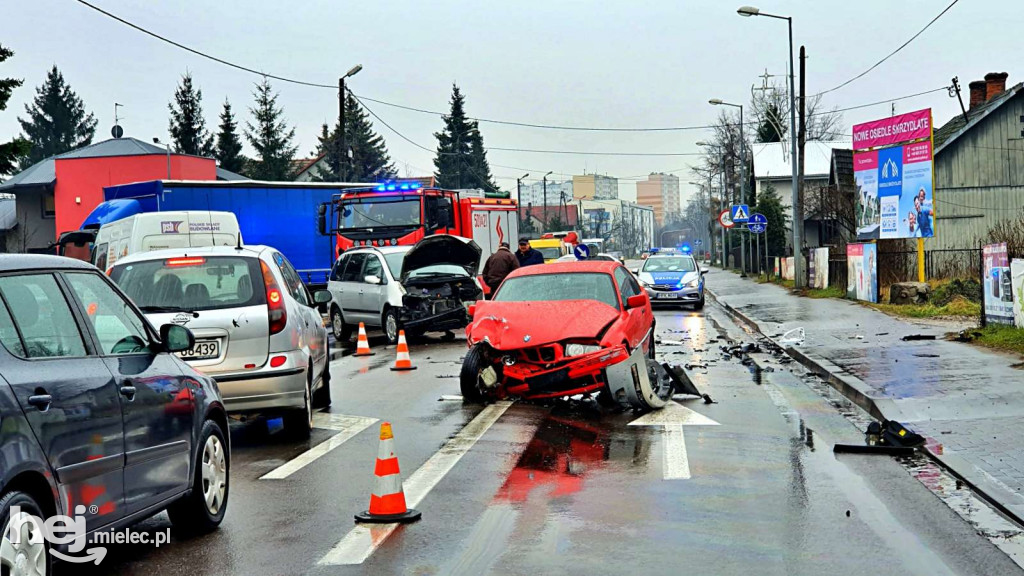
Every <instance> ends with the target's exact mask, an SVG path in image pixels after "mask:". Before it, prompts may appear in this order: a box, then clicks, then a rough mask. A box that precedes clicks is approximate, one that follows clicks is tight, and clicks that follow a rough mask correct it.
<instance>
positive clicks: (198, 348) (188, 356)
mask: <svg viewBox="0 0 1024 576" xmlns="http://www.w3.org/2000/svg"><path fill="white" fill-rule="evenodd" d="M178 356H179V357H180V358H181V359H182V360H208V359H210V358H217V357H218V356H220V342H218V341H217V340H196V343H195V345H194V346H192V348H190V349H188V350H183V351H181V352H178Z"/></svg>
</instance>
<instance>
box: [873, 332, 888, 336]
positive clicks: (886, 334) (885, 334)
mask: <svg viewBox="0 0 1024 576" xmlns="http://www.w3.org/2000/svg"><path fill="white" fill-rule="evenodd" d="M888 335H889V333H888V332H879V333H878V334H875V336H888Z"/></svg>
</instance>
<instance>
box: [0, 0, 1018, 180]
mask: <svg viewBox="0 0 1024 576" xmlns="http://www.w3.org/2000/svg"><path fill="white" fill-rule="evenodd" d="M748 1H750V0H748ZM950 1H951V0H899V1H893V0H858V1H856V2H854V1H837V0H765V1H764V2H762V3H761V4H760V5H759V8H761V10H762V11H764V12H771V13H777V14H783V15H791V16H793V18H794V25H795V28H794V41H795V42H796V45H797V47H799V45H800V44H804V45H806V47H807V51H808V65H807V78H808V79H807V87H808V91H809V92H811V93H814V92H818V91H821V90H824V89H828V88H831V87H833V86H835V85H837V84H839V83H841V82H843V81H845V80H847V79H849V78H851V77H853V76H854V75H856V74H858V73H860V72H862V71H863V70H865V69H866V68H868V67H869V66H871V65H872V64H873V63H875V62H876V61H878V60H879V59H880V58H881V57H883V56H884V55H885V54H888V53H889V52H890V51H892V50H893V49H895V48H896V47H897V46H899V45H900V44H902V43H903V42H904V41H906V40H907V39H908V38H910V37H911V36H912V35H913V34H914V33H916V32H917V31H918V30H920V29H921V27H923V26H924V25H925V24H926V23H927V22H928V21H929V20H931V19H932V18H933V17H934V16H935V15H936V14H938V13H939V12H940V11H941V10H942V9H943V8H945V7H946V6H947V5H948V4H949V2H950ZM92 2H93V3H94V4H96V5H98V6H100V7H102V8H104V9H106V10H109V11H110V12H113V13H115V14H117V15H118V16H120V17H122V18H125V19H126V20H130V21H132V22H134V23H136V24H138V25H139V26H142V27H145V28H148V29H150V30H152V31H154V32H157V33H159V34H162V35H164V36H167V37H169V38H171V39H173V40H176V41H178V42H180V43H182V44H186V45H189V46H191V47H194V48H196V49H198V50H201V51H205V52H208V53H211V54H213V55H216V56H218V57H221V58H223V59H226V60H230V61H233V62H237V63H239V64H242V65H245V66H248V67H251V68H255V69H259V70H262V71H264V72H266V73H270V74H276V75H280V76H288V77H294V78H297V79H302V80H305V81H309V82H315V83H322V84H332V85H333V84H336V83H337V78H338V76H339V75H341V74H343V73H344V72H345V71H346V70H348V69H349V68H350V67H352V66H353V65H355V64H362V65H363V66H364V68H363V71H362V72H361V73H359V74H358V75H357V76H355V77H354V78H352V79H351V80H350V83H349V86H350V87H351V88H352V90H353V91H354V92H355V93H356V94H358V95H360V96H368V97H372V98H376V99H380V100H385V101H389V102H395V103H399V104H404V105H409V106H414V107H419V108H426V109H430V110H446V109H447V106H448V97H449V95H450V92H451V84H452V82H456V83H458V85H459V86H460V87H461V88H462V90H463V92H464V93H465V94H466V97H467V109H468V113H469V114H470V115H471V116H475V117H481V118H492V119H499V120H512V121H519V122H529V123H537V124H558V125H573V126H602V127H661V126H694V125H705V124H708V123H709V122H711V121H713V119H714V117H715V115H716V114H717V112H718V110H717V109H715V108H714V107H712V106H710V105H708V104H707V100H708V99H709V98H721V99H723V100H726V101H733V102H742V103H745V102H748V101H749V100H750V95H751V92H750V89H751V86H752V85H753V84H755V83H757V84H760V82H761V81H760V79H759V78H758V75H759V74H762V73H763V72H764V71H765V69H766V68H767V70H768V72H769V73H772V74H780V75H781V74H784V73H785V69H786V68H785V67H786V62H787V53H786V48H787V44H786V25H785V22H784V21H780V20H773V19H768V18H764V17H760V18H741V17H740V16H738V15H737V14H736V8H737V7H738V6H739V3H740V0H736V1H735V2H730V1H728V0H700V1H697V0H647V1H645V2H637V1H636V0H602V1H582V0H577V1H567V0H561V1H557V0H556V1H552V0H544V1H540V0H515V1H511V2H509V1H504V2H495V1H493V0H482V1H477V2H467V1H463V2H458V1H455V0H432V1H431V2H421V1H409V0H406V1H404V2H399V1H393V0H392V1H389V0H371V1H363V2H350V1H343V0H331V1H327V0H304V1H301V2H280V1H266V0H218V1H216V2H208V1H207V2H200V1H198V0H176V1H174V2H152V1H141V0H133V1H127V0H92ZM0 4H2V6H3V10H2V12H3V14H4V15H3V17H2V18H0V43H2V44H3V45H4V46H6V47H8V48H11V49H12V50H14V51H15V53H16V54H15V56H14V57H13V58H11V59H9V60H8V61H7V62H5V63H3V64H0V76H4V77H9V76H14V77H18V78H23V79H24V80H25V85H24V86H23V87H22V88H20V89H18V90H16V91H15V93H14V96H13V97H12V99H11V101H10V103H9V107H8V109H7V111H5V112H3V113H0V141H6V140H9V139H10V137H11V136H12V135H13V134H16V133H18V132H19V131H20V127H19V126H18V124H17V120H16V117H17V116H19V115H21V116H24V115H25V114H24V104H25V103H26V102H27V101H29V100H30V99H31V98H32V95H33V93H34V87H35V86H37V85H39V84H41V83H42V81H43V80H44V78H45V75H46V71H47V69H48V68H49V67H50V66H51V65H53V64H56V65H57V66H58V67H59V68H60V70H61V71H62V72H63V74H64V77H65V78H66V79H67V80H68V82H69V83H70V84H71V86H72V87H73V88H74V90H75V91H76V92H77V93H78V94H79V95H80V96H81V97H82V98H83V99H84V100H85V103H86V105H87V107H88V109H89V110H91V111H92V112H94V113H95V114H96V117H97V118H98V120H99V127H98V130H97V140H102V139H105V138H108V137H109V132H110V128H111V126H112V125H113V121H114V118H113V116H114V113H113V111H114V102H119V103H121V104H123V105H124V107H123V108H122V109H121V115H122V117H123V118H122V120H121V125H122V126H123V127H124V130H125V134H126V135H128V136H134V137H136V138H139V139H143V140H147V141H149V140H151V139H152V138H153V137H154V136H157V137H160V138H161V139H162V140H164V141H166V140H167V138H168V137H167V118H168V110H167V103H168V102H169V101H170V99H171V98H172V95H173V92H174V89H175V85H176V84H177V82H178V81H179V79H180V76H181V74H182V73H184V72H185V71H186V70H190V71H191V72H192V74H193V76H194V78H195V81H196V83H197V84H198V86H199V87H200V88H201V89H202V90H203V98H204V100H203V104H204V108H205V113H206V118H207V125H208V127H209V128H211V129H215V127H216V124H217V117H216V116H217V114H218V112H219V110H220V106H221V103H222V102H223V101H224V98H225V97H226V98H228V99H229V100H230V101H231V103H232V105H233V106H234V107H235V109H236V111H237V112H238V114H239V117H240V119H242V120H243V121H244V120H245V119H248V118H249V113H248V111H247V108H248V106H249V105H250V104H251V102H252V96H251V92H252V88H253V83H254V82H256V81H258V80H259V78H258V77H255V76H253V75H251V74H248V73H245V72H242V71H239V70H234V69H231V68H227V67H225V66H223V65H220V64H217V63H214V62H211V61H208V60H205V59H202V58H200V57H198V56H195V55H193V54H189V53H187V52H184V51H182V50H180V49H178V48H175V47H173V46H170V45H167V44H164V43H162V42H160V41H158V40H156V39H154V38H151V37H149V36H145V35H143V34H141V33H140V32H138V31H135V30H133V29H131V28H128V27H126V26H125V25H123V24H121V23H118V22H116V21H113V20H110V19H109V18H107V17H105V16H103V15H101V14H99V13H97V12H94V11H92V10H91V9H89V8H87V7H86V6H84V5H82V4H79V3H78V2H76V1H74V0H0ZM1022 24H1024V5H1022V2H1021V0H961V1H960V2H959V3H958V4H957V5H956V6H954V7H953V8H952V9H951V10H950V11H949V12H948V13H947V14H946V15H945V16H944V17H943V18H941V19H940V20H939V21H938V22H936V23H935V24H934V25H933V26H932V27H931V28H930V29H928V30H927V31H926V32H925V33H924V34H923V35H921V37H919V38H918V39H917V40H916V41H914V42H913V43H911V44H910V45H909V46H908V47H906V48H905V49H904V50H903V51H902V52H900V53H899V54H897V55H896V56H894V57H893V58H892V59H890V60H889V61H887V62H885V63H884V64H882V65H881V66H879V67H878V68H877V69H875V70H874V71H872V72H871V73H870V74H868V75H867V76H865V77H863V78H861V79H859V80H857V81H856V82H854V83H852V84H850V85H849V86H846V87H844V88H842V89H840V90H838V91H835V92H832V93H830V94H828V95H827V96H826V97H825V100H824V103H825V104H826V105H827V106H828V107H831V106H838V107H842V108H845V107H848V106H854V105H858V104H864V103H868V102H875V101H879V100H884V99H887V98H893V97H898V96H903V95H907V94H912V93H916V92H921V91H924V90H928V89H932V88H938V87H941V86H945V85H948V84H949V83H950V79H951V78H952V77H953V76H959V78H960V84H961V85H962V86H963V89H964V91H965V92H966V90H967V84H968V83H969V82H970V81H971V80H975V79H980V78H981V77H982V76H984V74H985V73H986V72H991V71H1007V72H1009V73H1010V78H1009V81H1008V82H1009V83H1010V84H1014V83H1017V82H1019V81H1020V80H1022V79H1024V70H1019V69H1018V70H1015V69H1013V68H1011V66H1010V65H1011V64H1012V63H1013V62H1015V61H1019V57H1020V54H1021V48H1022V46H1024V37H1022V36H1021V34H1019V30H1020V29H1021V25H1022ZM1015 30H1016V31H1017V32H1015ZM273 85H274V87H275V88H276V89H277V90H278V91H279V92H280V99H279V101H280V103H281V104H282V105H283V106H284V108H285V113H286V116H287V119H288V122H289V124H290V125H292V126H295V128H296V135H297V142H298V144H299V151H300V154H302V155H308V154H309V153H310V152H312V150H313V149H314V146H315V143H316V134H317V133H318V132H319V127H320V125H321V124H322V123H323V122H324V121H331V122H333V120H334V119H335V118H336V116H337V106H338V105H337V95H336V90H332V89H324V88H310V87H305V86H298V85H293V84H286V83H284V82H279V81H274V82H273ZM964 97H965V101H966V93H965V95H964ZM368 104H369V103H368ZM369 105H370V107H371V108H372V109H373V111H374V112H376V113H377V114H379V115H380V116H381V117H382V118H383V119H384V120H385V121H386V122H387V123H388V124H390V125H391V126H393V127H394V128H395V129H396V130H398V131H399V132H401V133H402V134H404V135H405V136H407V137H408V138H409V139H411V140H413V141H415V142H416V143H418V144H421V145H423V146H425V147H427V148H429V149H430V150H433V149H434V148H435V147H436V140H435V139H434V138H433V132H434V131H436V130H438V129H440V127H441V120H440V118H439V117H437V116H432V115H426V114H420V113H417V112H410V111H404V110H399V109H395V108H390V107H386V106H383V105H380V104H376V105H374V104H369ZM927 107H931V108H933V110H934V114H935V120H936V123H937V124H939V125H941V123H943V122H945V121H946V120H948V119H949V118H950V117H951V116H952V115H954V114H955V113H958V111H959V106H958V104H957V103H956V100H955V99H951V98H949V97H948V96H947V95H946V93H945V92H939V93H935V94H930V95H928V96H923V97H919V98H914V99H910V100H903V101H900V102H897V103H896V110H897V112H901V111H903V112H906V111H910V110H916V109H919V108H927ZM889 113H890V106H889V105H888V104H884V105H881V106H875V107H871V108H865V109H859V110H855V111H850V112H846V113H845V115H844V127H845V128H846V129H847V131H848V129H849V127H850V125H852V124H854V123H857V122H861V121H864V120H869V119H872V118H876V117H881V116H887V115H889ZM377 130H378V131H379V132H380V133H381V134H383V135H384V137H385V139H386V140H387V144H388V148H389V151H390V152H391V157H392V158H393V159H394V160H395V163H396V165H397V166H398V167H399V171H400V174H401V175H403V176H405V175H407V174H408V175H423V174H429V173H431V172H432V171H433V163H432V160H433V154H432V153H431V152H427V151H424V150H421V149H419V148H417V147H416V146H414V145H412V144H410V143H408V142H406V141H404V140H403V139H402V138H400V137H399V136H398V135H396V134H395V133H393V132H392V131H391V130H389V129H388V128H386V127H384V126H382V125H380V124H379V123H378V124H377ZM481 131H482V132H483V136H484V142H485V144H486V145H488V146H494V147H505V148H533V149H543V150H572V151H593V152H641V153H693V152H696V151H698V150H699V149H698V147H697V146H696V145H695V143H696V142H697V141H698V140H700V139H701V138H703V137H705V136H706V135H707V133H706V132H704V131H699V130H698V131H679V132H646V133H608V132H604V133H599V132H565V131H555V130H538V129H531V128H521V127H510V126H501V125H495V124H486V123H485V124H482V125H481ZM488 158H489V159H490V161H491V167H492V171H493V172H494V174H495V176H496V177H497V178H498V181H499V184H501V185H502V186H503V187H505V188H507V189H511V188H513V187H514V186H515V177H516V176H521V175H522V174H523V173H525V172H529V173H531V176H533V177H540V176H542V175H543V174H544V173H545V172H547V171H549V170H552V171H554V172H555V174H554V175H553V176H552V178H556V177H558V176H559V175H564V176H570V175H572V174H580V173H583V172H584V171H587V172H598V173H607V174H609V175H612V176H618V177H620V178H629V177H634V178H635V177H638V176H639V175H643V174H647V173H649V172H651V171H672V172H674V173H676V174H678V175H679V176H680V179H681V180H682V183H683V189H684V196H685V191H686V190H688V189H690V188H692V187H691V186H689V185H688V184H687V182H688V181H689V180H692V179H693V178H692V177H691V176H690V174H689V173H688V169H687V166H688V165H689V164H692V163H694V162H695V158H693V157H692V156H582V155H571V154H546V153H527V152H508V151H497V150H495V151H491V152H489V155H488ZM621 188H622V192H623V195H624V196H625V197H632V196H633V193H634V185H633V184H632V183H631V182H627V181H626V180H623V185H622V186H621Z"/></svg>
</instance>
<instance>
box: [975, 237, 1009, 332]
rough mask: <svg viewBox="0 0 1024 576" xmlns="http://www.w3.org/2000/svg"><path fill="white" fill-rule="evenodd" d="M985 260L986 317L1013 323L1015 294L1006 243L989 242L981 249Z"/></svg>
mask: <svg viewBox="0 0 1024 576" xmlns="http://www.w3.org/2000/svg"><path fill="white" fill-rule="evenodd" d="M981 253H982V259H983V260H984V266H985V270H984V274H985V277H984V278H983V279H982V280H983V282H982V289H983V293H984V296H985V319H986V320H988V321H989V322H998V323H1000V324H1010V325H1013V296H1012V289H1011V285H1012V283H1013V278H1012V277H1011V276H1010V260H1009V258H1007V256H1006V244H1005V243H1002V244H987V245H985V246H984V247H982V249H981Z"/></svg>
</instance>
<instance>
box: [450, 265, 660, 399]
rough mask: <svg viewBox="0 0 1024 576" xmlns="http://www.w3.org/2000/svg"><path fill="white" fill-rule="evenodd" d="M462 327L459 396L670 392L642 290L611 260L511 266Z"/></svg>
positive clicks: (602, 396)
mask: <svg viewBox="0 0 1024 576" xmlns="http://www.w3.org/2000/svg"><path fill="white" fill-rule="evenodd" d="M466 335H467V339H468V343H469V352H468V353H467V354H466V357H465V360H464V362H463V365H462V372H461V374H460V386H461V389H462V395H463V398H464V399H465V400H466V401H470V402H480V401H485V400H492V399H498V398H503V397H507V396H517V397H521V398H524V399H544V398H559V397H566V396H574V395H577V394H593V393H597V394H598V399H599V401H601V402H602V403H604V404H606V405H613V406H614V405H617V406H622V407H625V408H632V409H635V410H650V409H657V408H661V407H663V406H664V405H665V403H666V402H667V401H668V400H669V398H670V397H671V393H672V383H671V381H670V380H669V378H668V377H667V375H665V374H664V370H663V369H662V368H661V367H660V366H659V365H658V364H657V363H656V362H654V360H653V358H654V352H655V348H654V314H653V312H652V310H651V303H650V300H649V299H648V297H647V295H646V294H644V292H643V291H642V290H641V288H640V286H639V285H638V284H637V281H636V279H635V278H633V276H632V275H631V274H630V273H629V271H628V270H626V269H625V268H624V267H623V266H621V265H620V264H617V263H615V262H606V261H583V262H564V263H561V262H560V263H555V264H549V265H545V266H530V267H526V268H520V269H518V270H516V271H514V272H512V274H510V275H509V276H508V278H506V279H505V282H504V283H502V285H501V287H500V288H499V289H498V291H497V293H496V294H495V295H494V298H493V300H489V301H484V302H478V303H477V304H476V305H475V306H474V307H473V320H472V323H471V324H470V325H469V327H468V328H467V330H466Z"/></svg>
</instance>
